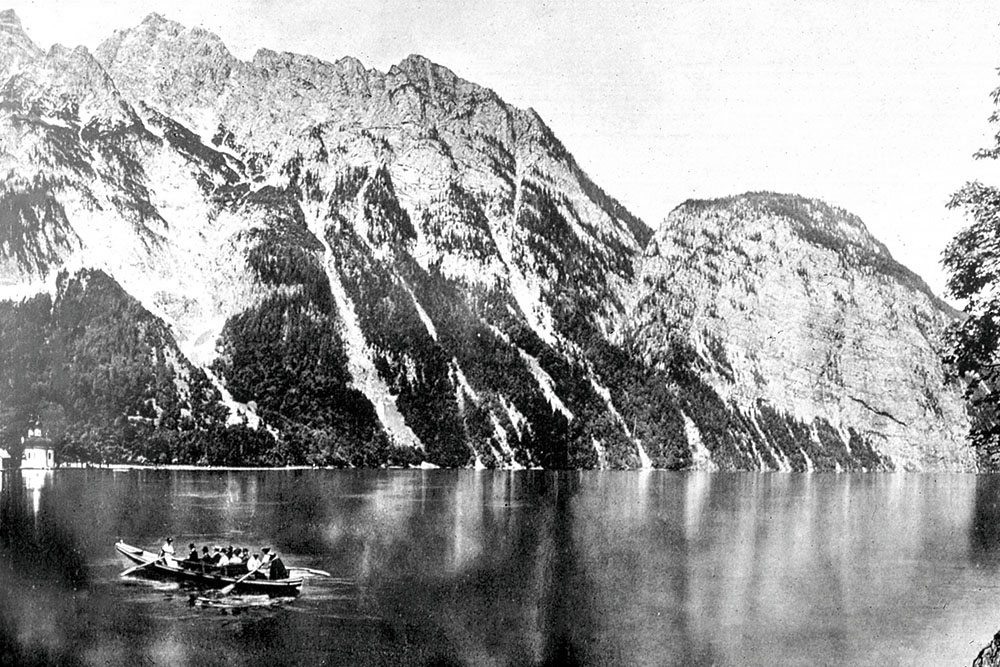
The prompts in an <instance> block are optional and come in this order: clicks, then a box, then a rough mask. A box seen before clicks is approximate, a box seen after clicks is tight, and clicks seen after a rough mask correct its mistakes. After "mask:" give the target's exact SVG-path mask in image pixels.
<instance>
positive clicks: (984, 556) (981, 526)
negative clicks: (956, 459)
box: [969, 475, 1000, 567]
mask: <svg viewBox="0 0 1000 667" xmlns="http://www.w3.org/2000/svg"><path fill="white" fill-rule="evenodd" d="M969 543H970V545H971V547H972V553H973V556H974V558H975V559H976V561H977V563H982V564H984V565H985V564H990V565H993V566H994V567H995V566H996V565H997V558H998V556H1000V478H998V477H996V476H995V475H980V476H978V477H976V504H975V510H974V512H973V515H972V527H971V529H970V530H969Z"/></svg>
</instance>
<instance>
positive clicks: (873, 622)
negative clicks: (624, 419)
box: [0, 470, 1000, 666]
mask: <svg viewBox="0 0 1000 667" xmlns="http://www.w3.org/2000/svg"><path fill="white" fill-rule="evenodd" d="M998 494H1000V484H998V481H997V480H996V479H995V478H993V477H978V478H977V477H968V476H934V475H921V476H906V475H868V476H862V475H857V476H852V475H837V476H834V475H752V474H733V475H728V474H714V475H709V474H701V473H686V474H663V473H655V472H654V473H650V472H646V473H642V474H627V473H614V472H600V473H542V472H530V471H523V472H518V473H512V472H478V471H477V472H473V471H433V472H430V471H412V472H388V471H379V472H327V471H297V472H244V473H233V472H165V471H145V472H139V471H133V472H115V473H112V472H110V471H97V470H89V471H84V470H60V471H56V472H55V473H54V474H53V473H48V475H43V476H42V477H39V478H37V479H36V478H26V477H22V476H20V475H9V474H8V475H7V476H5V477H3V478H2V486H0V570H2V571H3V572H4V573H5V574H4V576H3V577H0V664H32V662H34V663H36V664H51V663H58V662H63V663H68V664H73V663H77V664H102V665H103V664H122V665H125V664H128V665H132V664H136V663H140V664H145V663H155V664H171V665H186V664H190V665H200V664H216V663H219V662H225V663H231V664H242V663H246V662H262V663H266V664H269V665H298V664H318V663H321V662H325V663H326V664H352V665H375V664H416V665H421V664H428V665H429V664H449V665H496V666H505V665H556V664H568V665H604V664H623V665H685V666H686V665H695V666H698V665H706V666H707V665H783V664H791V665H797V664H811V663H815V662H821V663H835V664H845V665H883V664H902V663H905V664H915V665H920V664H924V665H937V664H948V663H956V664H965V663H968V662H971V658H972V657H973V656H974V653H975V650H972V649H971V648H970V647H975V648H976V649H978V646H979V644H981V643H983V642H984V641H985V640H987V639H988V638H989V637H990V636H992V633H993V631H994V630H995V627H993V626H994V625H995V624H997V623H1000V617H994V616H993V615H994V614H995V609H994V605H993V600H992V595H991V594H990V590H992V588H991V587H992V586H993V584H992V583H990V582H991V576H992V574H991V573H994V572H995V570H996V564H997V562H998V559H1000V555H998V554H1000V548H998V547H1000V534H998V530H997V526H998V525H1000V523H998V519H1000V509H998ZM166 534H173V535H175V536H176V538H177V539H178V540H180V541H182V542H184V543H186V542H187V541H188V540H191V541H195V542H198V543H202V544H204V543H211V542H214V541H217V540H218V541H223V542H227V543H228V542H231V543H234V544H236V543H239V544H247V545H248V546H258V545H262V544H264V543H267V544H271V545H273V546H274V547H276V548H277V549H278V550H279V551H280V552H281V553H282V554H283V555H284V557H285V560H286V561H287V562H289V563H292V564H296V565H302V566H305V567H314V568H320V569H324V570H327V571H330V572H332V573H334V575H335V577H334V578H332V579H329V580H327V579H314V580H310V581H309V582H307V584H306V587H305V590H304V593H303V595H302V596H301V597H300V598H299V599H298V600H296V601H295V602H294V603H292V604H291V605H288V606H287V607H285V608H282V609H280V610H279V611H277V612H276V613H272V614H266V615H265V614H259V615H252V614H249V615H246V616H245V617H239V618H234V617H225V618H223V617H219V616H217V615H213V614H211V612H210V611H207V610H206V611H204V612H202V611H199V610H193V609H192V608H190V607H188V606H187V604H186V601H185V595H184V593H183V592H179V591H176V590H175V588H173V589H172V588H170V587H162V586H160V587H152V586H149V585H145V584H143V583H142V582H141V581H129V582H123V581H121V580H119V579H118V578H117V573H118V571H119V570H120V569H121V568H122V567H124V566H123V565H121V564H119V563H117V562H116V560H115V559H114V557H113V555H112V550H111V545H112V544H113V542H114V540H115V539H117V538H118V537H126V538H128V540H129V541H132V542H135V543H137V544H141V545H146V546H154V545H155V544H157V543H158V542H159V540H161V539H162V537H163V536H164V535H166ZM985 564H988V565H989V566H990V567H982V566H983V565H985ZM5 646H9V647H12V648H10V649H3V648H2V647H5ZM3 650H8V651H13V653H6V654H4V653H2V651H3ZM220 656H225V658H224V659H220Z"/></svg>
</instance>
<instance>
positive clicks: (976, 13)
mask: <svg viewBox="0 0 1000 667" xmlns="http://www.w3.org/2000/svg"><path fill="white" fill-rule="evenodd" d="M12 6H13V8H14V9H15V11H17V13H18V14H19V15H20V17H21V19H22V22H23V23H24V27H25V30H26V31H27V32H28V34H29V35H30V36H31V37H32V38H33V39H34V40H35V42H37V43H38V44H39V45H41V46H43V47H48V46H50V45H51V44H52V43H54V42H59V43H62V44H64V45H67V46H74V45H77V44H84V45H86V46H89V47H94V46H96V44H98V43H99V42H100V41H101V40H102V39H104V38H105V37H106V36H108V35H110V34H111V32H112V31H113V30H114V29H116V28H123V27H130V26H133V25H135V24H137V23H138V22H139V21H140V20H141V19H142V18H143V17H144V16H145V15H146V14H147V13H149V12H151V11H158V12H160V13H161V14H163V15H165V16H166V17H167V18H171V19H174V20H177V21H180V22H181V23H184V24H185V25H200V26H202V27H204V28H206V29H208V30H211V31H212V32H215V33H217V34H219V35H220V36H221V37H222V38H223V40H224V41H225V42H226V43H227V44H228V45H229V47H230V49H231V50H232V51H233V53H234V54H235V55H236V56H237V57H240V58H243V59H247V58H249V57H250V56H251V55H252V54H253V52H254V51H255V50H256V49H257V48H259V47H268V48H271V49H274V50H279V51H294V52H298V53H310V54H313V55H316V56H319V57H321V58H325V59H329V60H333V59H336V58H339V57H341V56H344V55H353V56H355V57H357V58H359V59H360V60H361V61H362V62H364V63H365V64H366V65H368V66H370V67H376V68H378V69H381V70H383V71H384V70H386V69H388V68H389V66H391V65H392V64H393V63H396V62H398V61H400V60H401V59H403V58H404V57H405V56H407V55H408V54H410V53H420V54H423V55H425V56H427V57H429V58H430V59H432V60H434V61H435V62H438V63H440V64H442V65H445V66H447V67H449V68H451V69H452V70H454V71H455V73H457V74H458V75H459V76H462V77H463V78H466V79H469V80H472V81H475V82H477V83H479V84H482V85H484V86H487V87H489V88H492V89H494V90H495V91H496V92H497V93H498V94H499V95H500V96H501V97H503V98H504V99H506V100H507V101H508V102H511V103H514V104H516V105H518V106H522V107H527V106H531V107H534V108H535V109H536V110H537V111H538V112H539V113H540V114H541V115H542V117H543V118H544V119H545V120H546V122H547V123H548V124H549V125H550V126H551V127H552V129H553V130H554V131H555V133H556V135H557V136H559V137H560V138H561V139H562V141H563V143H564V144H565V145H566V146H567V148H569V150H570V151H571V152H572V153H573V154H574V155H575V156H576V157H577V159H578V161H579V162H580V164H581V165H582V166H583V168H584V169H585V170H586V171H587V172H588V173H589V174H590V175H591V176H592V177H593V178H594V180H595V181H597V183H599V184H600V185H601V186H602V187H603V188H604V189H605V190H607V191H608V192H609V193H610V194H612V195H613V196H615V197H616V198H618V199H619V200H621V201H622V202H623V203H624V204H625V205H626V206H627V207H628V208H629V209H631V210H632V211H633V212H634V213H636V214H638V215H639V216H640V217H642V218H643V219H644V220H645V221H646V222H647V223H649V224H650V225H652V226H653V227H656V226H658V225H659V223H660V222H661V221H662V220H663V218H664V217H665V216H666V215H667V213H669V212H670V210H671V209H672V208H674V207H675V206H676V205H677V204H679V203H681V202H682V201H684V200H685V199H688V198H692V197H698V198H704V197H717V196H724V195H728V194H735V193H740V192H745V191H748V190H773V191H778V192H795V193H799V194H803V195H806V196H810V197H819V198H821V199H824V200H826V201H828V202H830V203H831V204H835V205H838V206H842V207H844V208H846V209H848V210H850V211H852V212H854V213H857V214H858V215H860V216H861V218H862V219H863V220H864V221H865V222H866V223H867V224H868V227H869V229H870V230H871V231H872V232H873V233H874V234H875V235H876V236H877V237H878V238H879V239H881V240H882V241H884V242H885V243H886V244H887V245H888V246H889V248H890V250H891V251H892V252H893V254H894V255H895V256H896V258H897V259H898V260H900V261H901V262H903V263H904V264H906V265H908V266H909V267H910V268H912V269H914V270H916V271H917V272H918V273H920V274H921V275H923V276H924V277H925V278H926V279H927V280H928V282H929V283H930V285H931V287H932V288H934V290H935V291H937V292H940V291H941V290H942V288H943V283H944V276H943V273H942V271H941V269H940V266H939V264H938V260H939V256H940V253H941V250H942V249H943V247H944V245H945V244H946V243H947V241H948V239H950V238H951V236H953V235H954V233H955V232H956V231H957V230H958V229H959V228H960V227H961V226H962V224H963V219H962V217H961V216H960V215H957V214H954V213H949V212H947V211H945V209H944V205H945V203H946V202H947V200H948V198H949V196H950V194H951V193H952V192H954V191H955V190H956V189H957V188H958V187H960V186H961V185H962V184H963V183H964V182H965V181H966V180H970V179H973V178H979V179H980V180H984V181H987V182H992V183H995V184H998V185H1000V169H998V167H997V165H996V164H995V163H992V162H976V161H974V160H972V158H971V154H972V153H973V152H974V151H975V150H976V149H978V148H980V147H982V146H985V145H987V144H988V143H990V136H991V128H990V127H989V126H988V124H987V121H986V119H987V117H988V116H989V114H990V113H991V112H992V110H993V107H992V102H991V100H990V93H991V92H992V91H993V89H995V88H997V87H998V86H1000V77H998V75H997V72H996V68H997V67H1000V27H998V24H1000V4H998V3H997V1H996V0H972V1H968V2H966V1H962V0H951V1H945V0H940V1H939V0H906V1H902V0H887V1H881V2H877V1H874V0H871V1H866V0H810V1H802V2H795V1H794V0H754V2H752V3H743V2H737V1H736V0H729V1H722V0H701V1H698V0H673V1H671V0H663V1H662V2H646V1H644V0H635V1H633V2H626V1H622V2H612V1H605V2H599V1H596V0H557V1H544V0H504V1H499V0H497V1H494V0H489V1H477V0H464V1H462V0H422V1H421V0H416V1H413V2H391V1H389V0H343V1H337V0H330V1H309V2H298V3H286V2H276V1H272V0H242V1H241V0H210V1H206V0H160V1H153V0H129V1H128V2H125V1H123V0H111V1H108V2H101V3H95V2H59V1H57V0H41V1H39V2H28V1H23V2H22V1H19V0H14V4H13V5H12Z"/></svg>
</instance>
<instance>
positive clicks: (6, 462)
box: [0, 449, 12, 472]
mask: <svg viewBox="0 0 1000 667" xmlns="http://www.w3.org/2000/svg"><path fill="white" fill-rule="evenodd" d="M11 467H12V464H11V462H10V454H8V453H7V450H6V449H0V472H3V471H4V470H10V469H11Z"/></svg>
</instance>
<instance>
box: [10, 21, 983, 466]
mask: <svg viewBox="0 0 1000 667" xmlns="http://www.w3.org/2000/svg"><path fill="white" fill-rule="evenodd" d="M0 49H2V51H0V64H2V69H0V155H2V157H0V170H3V172H4V173H5V177H4V179H3V186H2V190H0V298H4V299H6V300H7V302H8V303H7V304H5V305H4V306H3V309H2V310H0V312H2V313H3V317H2V319H0V350H2V351H3V353H4V354H5V355H6V357H7V361H8V363H7V364H5V365H4V367H3V369H2V370H0V427H2V431H0V433H9V434H15V435H16V433H17V431H18V429H19V428H21V427H23V425H24V423H26V422H27V421H30V420H34V421H41V422H44V423H46V424H49V426H48V428H49V430H53V431H56V432H57V435H58V437H59V438H60V439H61V442H62V446H61V448H60V449H61V451H62V452H64V453H69V454H72V456H73V457H76V458H83V459H88V458H89V459H101V458H104V459H112V458H113V459H126V460H127V459H132V460H153V461H160V462H169V461H180V462H187V461H194V462H202V463H218V462H227V463H233V462H244V463H266V464H283V463H297V464H303V463H306V464H317V465H359V466H367V465H379V464H386V463H390V464H415V463H418V462H422V461H423V462H428V463H434V464H437V465H446V466H465V465H477V466H487V467H493V466H502V467H534V466H541V467H555V468H566V467H570V468H577V467H618V468H637V467H663V468H685V467H690V466H704V467H721V468H726V469H729V468H763V469H796V470H806V469H810V468H815V469H831V470H832V469H851V470H853V469H894V468H916V469H971V468H973V467H974V466H975V460H974V457H973V455H972V452H971V451H970V450H969V448H968V447H967V446H966V445H965V444H964V440H963V433H964V429H965V427H966V423H965V416H964V410H963V408H962V403H961V397H960V395H959V393H958V392H957V390H956V389H955V388H954V387H950V386H948V385H946V383H945V382H944V379H943V375H942V369H941V365H940V363H939V362H938V361H937V356H936V353H937V346H939V344H940V343H939V339H940V336H941V332H942V329H943V327H944V326H945V325H946V324H947V323H948V322H949V321H950V319H951V318H952V317H953V314H950V313H949V312H947V309H946V308H945V307H944V306H943V304H941V303H940V302H938V301H936V300H934V299H933V297H932V296H931V295H930V294H929V292H927V290H926V287H925V286H923V284H922V283H921V282H920V281H919V279H918V278H916V277H915V276H913V275H912V274H911V273H909V272H908V271H906V270H905V269H904V268H903V267H901V266H899V265H898V264H896V263H895V262H894V261H893V260H892V258H891V257H890V256H889V254H888V252H887V251H885V249H884V247H882V246H881V245H879V244H878V243H877V242H876V241H875V240H874V239H872V238H871V237H870V236H869V235H868V233H867V231H865V229H864V226H863V225H862V224H861V223H860V221H857V220H856V219H855V218H852V217H851V216H849V215H847V214H846V213H843V212H837V211H833V210H832V209H829V208H828V207H825V206H823V205H822V204H820V203H818V202H812V203H809V202H805V200H800V199H799V198H796V197H784V196H778V195H747V196H744V197H742V198H734V199H732V200H728V201H721V202H709V203H704V202H702V203H692V202H689V203H687V204H685V205H683V206H681V207H680V208H679V209H677V210H676V211H675V212H674V213H673V214H671V216H670V217H669V218H668V219H667V220H666V222H665V223H664V225H663V226H662V227H661V228H660V230H659V231H657V232H656V234H655V235H654V234H653V232H652V231H651V230H650V229H649V228H648V227H647V226H646V225H645V223H643V222H642V221H640V220H639V219H637V218H636V217H634V216H633V215H631V214H630V213H629V212H628V211H627V210H626V209H625V208H624V207H623V206H622V205H621V204H619V203H618V202H617V201H615V200H614V199H613V198H612V197H610V196H609V195H607V194H606V193H605V192H603V191H602V190H601V189H600V188H599V187H598V186H597V185H596V184H595V183H594V182H593V181H592V180H590V178H588V177H587V175H586V174H585V173H584V171H583V170H582V169H581V168H580V166H579V165H578V164H577V163H576V161H575V160H574V159H573V157H572V155H571V154H570V153H569V152H568V151H567V150H566V148H565V147H564V146H563V145H562V144H561V143H560V142H559V140H558V139H557V138H556V137H555V135H554V134H553V133H552V131H551V130H550V129H549V128H548V127H547V126H546V125H545V123H544V122H543V121H542V119H541V118H540V117H539V116H538V114H537V113H535V112H534V111H532V110H530V109H529V110H522V109H518V108H515V107H512V106H510V105H508V104H506V103H505V102H503V100H501V99H500V98H499V97H498V96H497V95H496V94H495V93H494V92H493V91H491V90H489V89H486V88H483V87H481V86H477V85H475V84H473V83H470V82H467V81H464V80H462V79H461V78H459V77H458V76H456V75H455V74H454V73H453V72H451V71H450V70H448V69H446V68H444V67H441V66H439V65H436V64H434V63H432V62H430V61H428V60H427V59H425V58H422V57H420V56H410V57H408V58H406V59H405V60H404V61H402V62H401V63H399V64H398V65H395V66H393V67H392V68H391V69H390V70H389V71H388V72H386V73H383V72H379V71H376V70H372V69H366V68H365V67H364V66H363V65H362V64H361V63H359V62H358V61H357V60H354V59H351V58H344V59H342V60H339V61H337V62H335V63H330V62H325V61H322V60H319V59H316V58H313V57H310V56H303V55H296V54H289V53H281V54H279V53H274V52H271V51H266V50H261V51H258V52H257V53H256V54H255V55H254V57H253V59H252V60H250V61H249V62H244V61H240V60H238V59H237V58H235V57H233V56H232V54H230V53H229V51H228V50H227V48H226V47H225V45H224V44H223V43H222V42H221V40H219V38H218V37H216V36H214V35H212V34H211V33H208V32H206V31H204V30H201V29H198V28H193V29H189V28H185V27H183V26H181V25H179V24H177V23H174V22H172V21H169V20H167V19H164V18H163V17H161V16H159V15H156V14H152V15H150V16H149V17H147V18H146V19H145V20H144V21H143V22H142V23H141V24H140V25H139V26H137V27H135V28H131V29H128V30H123V31H118V32H116V33H115V34H114V35H112V36H111V37H110V38H109V39H108V40H106V41H105V42H104V43H102V44H101V45H100V46H99V47H98V48H97V49H96V51H95V52H94V53H93V54H91V53H90V52H88V51H87V50H86V49H84V48H82V47H80V48H77V49H73V50H68V49H65V48H63V47H59V46H55V47H53V48H52V49H50V50H49V51H48V52H47V53H43V52H42V51H41V50H40V49H38V48H37V47H36V46H34V45H33V44H32V43H31V41H30V39H29V38H28V37H27V36H26V35H25V34H24V32H23V30H22V29H21V26H20V22H19V21H18V20H17V18H16V16H14V14H13V13H12V12H10V11H8V12H4V13H2V14H0ZM765 201H767V202H771V203H770V204H763V203H761V202H765ZM722 220H728V221H729V222H725V223H723V222H721V221H722ZM755 235H756V237H755ZM761 239H764V241H762V240H761ZM685 244H687V245H685ZM692 244H694V245H692ZM751 252H752V253H753V254H752V255H750V256H751V257H753V258H754V261H753V263H752V264H753V270H747V271H744V270H741V269H739V265H738V264H733V265H732V266H731V267H730V266H729V264H726V267H729V268H725V267H722V265H721V264H720V262H722V261H725V262H731V261H736V262H739V261H742V255H741V253H743V254H747V253H751ZM723 258H725V259H723ZM720 267H722V268H720ZM789 271H791V273H789ZM792 278H794V281H793V280H792ZM713 280H716V281H719V284H715V283H713V282H712V281H713ZM782 289H785V291H784V292H783V291H782ZM835 295H839V297H838V296H835ZM765 296H766V298H764V297H765ZM838 298H839V299H843V300H845V302H846V303H852V304H854V305H853V306H852V308H846V307H844V304H843V303H842V302H841V301H840V300H838ZM855 302H857V303H860V304H861V305H857V303H855ZM64 304H71V305H72V308H75V309H76V310H75V311H74V312H76V311H81V310H82V311H83V312H84V313H85V315H86V316H81V317H79V318H77V319H72V318H70V319H67V318H65V317H63V316H62V310H61V308H62V307H63V305H64ZM67 307H68V306H67ZM840 315H843V317H841V319H837V318H838V316H840ZM882 317H884V318H885V319H880V318H882ZM886 323H888V324H889V327H890V328H889V329H887V326H886ZM900 327H901V328H900ZM757 328H759V329H760V331H762V332H768V335H774V336H775V337H776V338H775V340H776V341H777V342H776V343H775V344H774V345H771V346H770V347H768V345H767V344H765V342H766V341H767V340H768V339H766V338H763V339H762V338H760V336H758V335H756V334H755V333H754V332H755V330H756V329H757ZM900 331H903V332H905V335H901V334H900ZM762 341H763V342H762ZM790 346H791V347H790ZM794 346H798V347H794ZM809 346H812V347H809ZM807 347H808V348H809V350H807V349H806V348H807ZM810 351H811V352H810ZM786 352H789V353H788V354H786ZM791 352H795V354H792V353H791ZM24 353H27V354H26V355H25V354H24ZM820 357H822V358H823V359H824V360H827V361H829V363H830V364H833V365H834V366H836V368H837V369H838V370H837V373H839V374H837V373H834V372H833V371H832V370H831V371H823V372H820V371H819V370H817V368H816V367H815V364H816V361H817V359H819V358H820ZM894 360H898V361H900V362H901V365H898V367H896V366H892V363H890V362H892V361H894ZM868 362H875V363H868ZM862 367H864V369H862ZM823 368H825V367H823ZM4 376H6V377H4ZM135 377H141V378H143V379H142V380H141V382H140V381H135V382H134V383H133V382H131V381H130V380H129V378H135ZM3 380H6V382H3ZM109 383H110V384H111V385H115V386H116V387H123V388H122V389H121V390H119V389H116V390H114V391H111V390H110V389H109ZM810 383H818V384H816V385H815V386H812V385H811V384H810ZM890 398H891V400H890ZM149 443H154V444H149ZM69 454H67V455H69Z"/></svg>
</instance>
